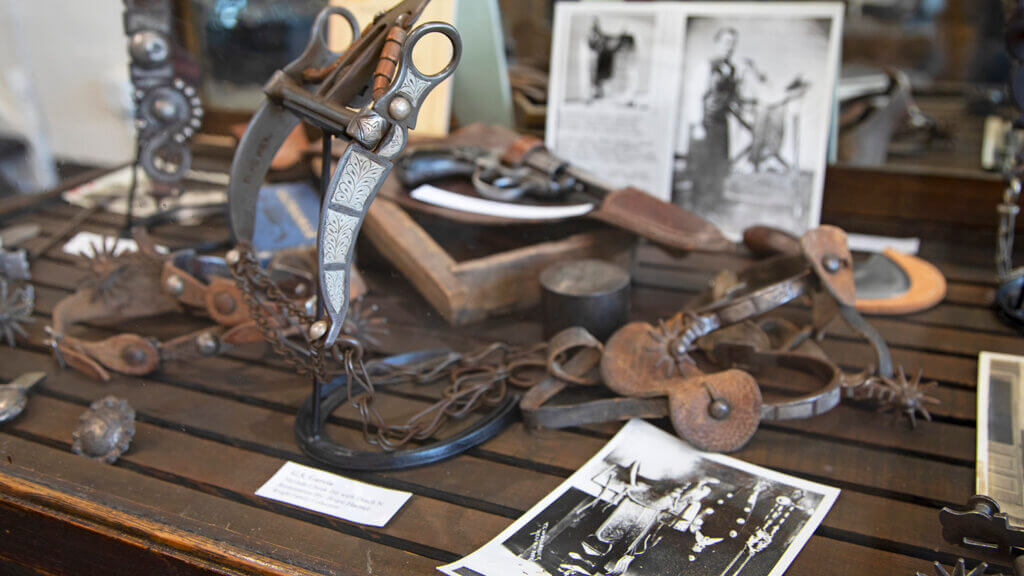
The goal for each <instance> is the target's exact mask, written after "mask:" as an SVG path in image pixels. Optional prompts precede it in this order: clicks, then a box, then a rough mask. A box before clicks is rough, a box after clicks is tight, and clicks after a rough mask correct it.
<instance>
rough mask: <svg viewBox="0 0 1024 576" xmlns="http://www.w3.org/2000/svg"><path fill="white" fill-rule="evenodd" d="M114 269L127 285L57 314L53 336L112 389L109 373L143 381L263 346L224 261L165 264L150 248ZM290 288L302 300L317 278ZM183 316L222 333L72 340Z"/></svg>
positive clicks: (62, 356)
mask: <svg viewBox="0 0 1024 576" xmlns="http://www.w3.org/2000/svg"><path fill="white" fill-rule="evenodd" d="M140 244H142V243H140ZM143 246H144V244H143ZM113 265H114V266H115V267H117V269H116V270H115V271H114V272H113V273H112V276H118V275H122V276H124V280H125V281H124V282H120V283H118V285H116V286H107V287H103V282H99V283H97V284H96V285H89V286H85V287H83V288H81V289H79V290H78V291H76V292H75V293H73V294H71V295H69V296H67V297H65V298H63V299H62V300H61V301H60V302H58V303H57V305H56V306H55V307H54V310H53V324H52V326H51V328H49V331H50V334H51V340H52V345H53V348H54V352H55V354H56V355H57V357H58V359H59V360H60V361H61V362H62V363H64V364H67V365H68V366H71V367H72V368H75V369H77V370H79V371H81V372H83V373H85V374H87V375H89V376H91V377H94V378H97V379H100V380H104V381H106V380H109V379H110V372H118V373H121V374H129V375H133V376H142V375H145V374H149V373H151V372H153V371H155V370H157V369H158V368H159V367H160V365H161V364H162V363H163V362H168V361H183V360H188V359H195V358H202V357H208V356H213V355H216V354H221V353H223V352H225V351H226V350H228V349H230V348H231V347H234V346H238V345H241V344H247V343H253V342H262V341H263V337H262V334H261V333H260V331H259V330H258V329H257V327H256V326H255V324H254V323H253V322H252V320H251V319H250V318H249V315H248V308H247V307H246V305H245V302H244V300H243V298H242V295H241V293H240V292H239V291H238V288H237V286H236V284H235V283H234V281H233V280H231V279H230V278H225V277H224V276H223V274H225V273H226V271H227V268H226V267H225V265H224V262H223V259H220V258H215V257H210V256H197V255H196V254H195V252H193V251H190V250H186V251H181V252H177V253H175V254H172V255H170V256H162V255H158V254H156V253H155V252H151V251H150V250H148V249H146V248H145V247H144V248H143V250H142V251H141V252H139V253H135V254H129V255H124V256H119V257H117V258H116V259H115V260H114V261H113ZM282 283H284V282H282ZM291 285H292V286H293V290H296V291H299V292H304V293H309V292H311V291H312V288H311V278H305V279H302V278H300V279H298V280H296V281H295V282H293V283H292V284H291ZM301 286H305V288H301V289H300V288H299V287H301ZM185 312H190V313H198V314H204V315H206V316H209V317H210V318H211V319H212V320H213V321H214V322H215V323H216V325H215V326H211V327H209V328H203V329H200V330H196V331H193V332H190V333H188V334H185V335H182V336H178V337H176V338H173V339H171V340H167V341H164V342H161V341H158V340H156V339H153V338H147V337H144V336H140V335H138V334H133V333H122V334H117V335H115V336H112V337H110V338H106V339H103V340H98V341H92V340H87V339H84V338H79V337H76V336H73V335H71V334H69V329H70V327H71V326H72V325H74V324H79V323H83V322H90V321H95V320H122V321H123V320H128V319H134V318H144V317H153V316H159V315H162V314H180V313H185Z"/></svg>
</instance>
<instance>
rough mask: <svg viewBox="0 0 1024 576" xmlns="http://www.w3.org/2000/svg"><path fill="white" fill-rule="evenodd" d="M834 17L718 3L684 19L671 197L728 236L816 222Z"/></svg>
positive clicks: (811, 7)
mask: <svg viewBox="0 0 1024 576" xmlns="http://www.w3.org/2000/svg"><path fill="white" fill-rule="evenodd" d="M841 18H842V11H841V7H840V6H835V5H828V4H803V5H793V4H772V5H768V6H765V5H758V6H751V5H749V4H746V5H737V4H732V3H722V4H721V5H720V6H718V7H717V8H715V9H713V10H708V11H705V10H703V9H701V10H693V11H691V12H690V13H689V15H688V17H687V19H686V22H685V24H684V25H685V38H686V40H685V47H684V49H683V58H682V67H683V79H682V89H681V101H680V114H679V125H678V128H677V139H676V156H675V165H674V178H673V190H672V199H673V201H674V202H675V203H677V204H679V205H681V206H682V207H684V208H686V209H688V210H691V211H693V212H695V213H697V214H698V215H700V216H703V217H705V218H707V219H708V220H710V221H712V222H713V223H715V224H716V225H718V227H719V228H721V229H722V231H723V232H725V233H726V235H727V236H730V237H732V238H734V239H738V238H739V237H740V236H741V235H742V231H743V229H744V228H746V227H749V226H752V225H755V224H769V225H772V226H775V227H778V228H782V229H784V230H787V231H789V232H792V233H794V234H801V233H803V232H804V231H806V230H807V229H809V228H812V227H814V226H816V225H817V224H818V221H819V219H820V212H821V195H822V191H823V190H824V175H825V164H826V161H827V152H828V141H829V132H830V130H831V128H832V120H831V119H832V110H833V96H834V88H835V78H836V70H837V62H838V58H839V34H840V30H841V29H842V28H841V22H840V20H841Z"/></svg>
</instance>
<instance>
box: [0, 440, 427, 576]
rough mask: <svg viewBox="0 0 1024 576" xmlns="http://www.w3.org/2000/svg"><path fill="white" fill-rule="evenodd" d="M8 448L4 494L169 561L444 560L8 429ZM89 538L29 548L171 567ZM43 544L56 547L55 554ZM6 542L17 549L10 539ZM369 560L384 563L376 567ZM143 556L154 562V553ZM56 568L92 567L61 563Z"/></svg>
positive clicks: (273, 566)
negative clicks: (69, 549) (113, 551)
mask: <svg viewBox="0 0 1024 576" xmlns="http://www.w3.org/2000/svg"><path fill="white" fill-rule="evenodd" d="M0 454H2V455H3V461H4V465H3V467H2V469H0V500H2V501H3V502H4V504H5V505H8V506H14V507H17V508H21V509H28V510H34V511H35V513H36V514H43V515H44V516H49V517H53V518H57V519H58V520H59V521H60V523H61V525H64V526H65V527H66V528H65V530H66V532H65V533H66V534H68V535H69V536H70V530H71V529H72V528H74V527H75V526H78V527H80V528H82V529H84V530H85V531H87V532H93V533H98V534H99V535H100V537H101V538H104V539H109V538H113V539H115V540H117V541H119V542H122V543H123V548H121V549H120V550H122V551H124V553H127V550H129V549H130V548H129V547H136V548H142V549H143V551H144V552H146V553H147V554H150V555H153V556H155V557H156V558H157V561H159V560H160V558H166V559H168V560H175V561H176V562H184V563H186V564H191V565H196V566H199V567H204V568H208V569H215V570H217V571H218V572H222V571H223V572H226V573H231V574H239V573H242V574H257V573H259V574H276V575H281V576H283V575H285V574H289V575H292V574H294V575H304V574H313V573H317V574H319V573H324V572H330V573H337V574H368V573H371V572H376V571H377V570H379V571H381V572H385V573H407V572H419V573H424V574H425V573H427V572H428V571H429V570H430V569H432V567H433V566H435V565H436V562H434V561H432V560H430V559H427V558H424V557H422V556H418V555H415V554H411V553H408V552H403V551H401V550H397V549H394V548H390V547H388V546H385V545H381V544H376V543H372V542H368V541H365V540H362V539H358V538H352V537H349V536H346V535H344V534H339V533H337V532H335V531H332V530H326V529H322V528H318V527H315V526H309V525H308V524H306V523H302V522H298V521H295V520H292V519H290V518H287V517H282V516H280V515H275V514H271V513H269V512H265V511H262V510H257V509H253V508H251V507H245V506H242V505H240V504H237V503H233V502H230V501H227V500H225V499H223V498H218V497H214V496H210V495H207V494H204V493H202V492H198V491H195V490H191V489H188V488H184V487H182V486H179V485H176V484H173V483H168V482H165V481H163V480H158V479H154V478H149V477H146V476H145V475H142V474H138V473H136V472H133V471H130V470H127V469H125V468H124V467H123V466H116V467H112V466H108V465H106V464H101V463H98V462H94V461H91V460H88V459H86V458H82V457H80V456H75V455H74V454H71V453H70V452H67V451H64V450H57V449H54V448H51V447H49V446H44V445H41V444H39V443H37V442H32V441H28V440H25V439H23V438H18V437H15V436H12V435H11V434H8V433H4V434H0ZM0 516H3V515H2V514H0ZM79 538H89V536H88V535H85V536H83V535H82V534H78V533H76V534H75V537H74V538H68V540H69V541H70V542H68V543H64V542H63V541H62V539H61V538H59V537H57V538H55V539H39V538H36V540H35V542H36V544H35V548H34V549H33V548H28V549H27V552H33V551H34V552H35V553H32V554H29V555H30V556H31V558H33V559H36V560H37V561H38V559H39V558H46V557H47V556H48V555H50V554H53V555H57V552H56V550H55V548H60V547H61V546H65V545H67V546H74V547H75V548H74V552H75V554H74V555H72V556H71V558H69V559H68V560H69V561H74V560H73V559H74V558H75V557H76V556H78V557H80V558H79V559H78V560H77V561H76V562H79V563H82V562H88V561H96V562H105V563H108V564H110V565H111V566H108V569H111V570H113V569H117V570H125V572H118V573H124V574H139V573H154V574H156V573H163V571H162V570H161V569H159V568H158V569H156V570H155V571H153V572H148V571H145V570H141V571H135V570H133V565H132V563H131V562H126V563H122V562H120V561H119V560H118V557H117V556H113V557H111V556H102V555H99V554H97V553H98V552H99V549H92V547H91V546H89V545H88V544H89V543H90V541H89V540H86V542H85V543H84V545H82V546H78V545H77V544H76V542H78V541H79V540H78V539H79ZM54 542H61V546H54ZM93 544H95V545H102V542H97V541H93ZM40 546H46V547H49V552H47V550H46V549H45V548H43V549H40ZM4 549H5V550H8V548H7V547H6V546H5V547H4ZM118 553H121V552H118ZM58 558H59V556H58ZM125 559H126V560H130V557H125ZM368 562H369V563H370V564H371V565H375V566H376V570H373V571H371V570H368V569H367V564H368ZM140 563H142V564H140V566H142V567H144V565H145V564H144V557H143V558H140ZM165 564H167V566H168V567H169V566H171V564H170V563H169V562H165ZM78 565H80V564H72V566H78ZM83 567H84V565H83ZM44 569H46V568H45V567H44ZM54 571H58V572H61V573H74V574H78V573H83V572H79V571H77V570H76V569H72V570H64V569H61V568H60V567H57V569H56V570H54ZM94 573H111V572H94Z"/></svg>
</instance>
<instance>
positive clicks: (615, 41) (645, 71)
mask: <svg viewBox="0 0 1024 576" xmlns="http://www.w3.org/2000/svg"><path fill="white" fill-rule="evenodd" d="M654 21H655V17H654V15H653V14H615V13H603V14H602V13H595V14H593V15H592V16H589V17H588V16H585V15H581V16H578V17H576V18H573V20H572V25H571V30H570V33H569V34H570V40H569V50H570V54H569V59H570V61H571V66H572V68H573V69H574V71H575V74H574V75H573V76H571V77H570V78H569V79H568V83H567V87H566V95H565V99H566V102H583V103H586V104H602V103H610V104H615V105H621V106H626V107H643V106H645V105H646V104H647V97H648V95H649V86H650V78H651V65H652V64H653V62H652V60H651V49H652V46H653V42H654Z"/></svg>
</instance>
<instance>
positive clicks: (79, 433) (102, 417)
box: [71, 396, 135, 464]
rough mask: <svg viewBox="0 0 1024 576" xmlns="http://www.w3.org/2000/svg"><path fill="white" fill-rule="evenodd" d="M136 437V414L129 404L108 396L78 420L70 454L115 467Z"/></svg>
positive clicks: (93, 404) (90, 406)
mask: <svg viewBox="0 0 1024 576" xmlns="http://www.w3.org/2000/svg"><path fill="white" fill-rule="evenodd" d="M134 436H135V410H134V409H132V407H131V405H130V404H128V402H127V401H126V400H121V399H120V398H116V397H114V396H107V397H106V398H102V399H100V400H97V401H95V402H93V403H92V404H91V405H89V409H88V410H86V411H85V412H84V413H83V414H82V415H81V416H79V417H78V428H76V429H75V432H74V434H72V443H71V451H72V452H74V453H75V454H78V455H80V456H85V457H86V458H92V459H93V460H99V461H102V462H106V463H107V464H113V463H114V462H116V461H117V459H118V458H120V457H121V455H122V454H124V453H125V452H126V451H127V450H128V447H129V446H131V443H132V438H133V437H134Z"/></svg>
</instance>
